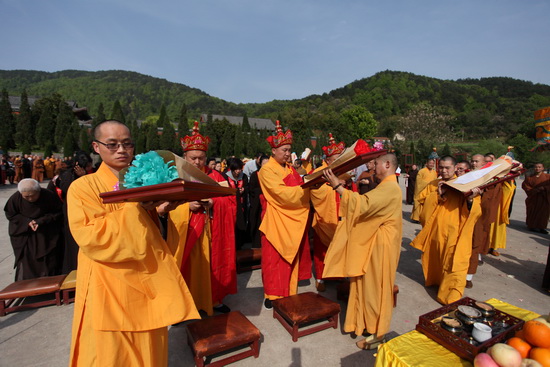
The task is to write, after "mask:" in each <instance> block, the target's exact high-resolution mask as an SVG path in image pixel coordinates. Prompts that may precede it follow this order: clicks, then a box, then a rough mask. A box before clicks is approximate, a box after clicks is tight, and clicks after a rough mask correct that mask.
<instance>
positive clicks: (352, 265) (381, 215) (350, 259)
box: [323, 154, 403, 349]
mask: <svg viewBox="0 0 550 367" xmlns="http://www.w3.org/2000/svg"><path fill="white" fill-rule="evenodd" d="M396 168H397V158H396V157H395V155H393V154H386V155H383V156H381V157H378V158H376V160H375V168H374V169H375V171H376V176H377V177H378V178H379V179H380V183H379V184H378V185H377V186H376V188H374V189H373V190H371V191H370V192H368V193H367V194H364V195H360V194H359V193H353V192H351V191H349V190H345V189H344V188H343V187H342V185H341V184H340V182H339V180H338V178H337V177H336V176H335V175H334V174H333V173H332V171H331V170H327V171H325V174H324V175H325V178H326V179H327V181H328V182H329V184H330V185H331V186H332V188H333V189H334V190H335V191H336V192H337V193H338V194H340V195H342V198H341V201H340V216H341V217H342V221H340V222H339V223H338V227H337V228H336V232H335V234H334V237H333V239H332V242H331V243H330V246H329V249H328V251H327V255H326V257H325V270H324V272H323V277H350V293H349V299H348V308H347V311H346V321H345V323H344V331H346V332H354V333H355V334H356V335H361V334H363V332H364V331H365V329H366V331H367V333H369V334H371V335H370V336H368V337H367V338H366V339H363V340H360V341H358V342H357V343H356V344H357V346H358V347H359V348H360V349H373V348H375V347H376V346H378V345H379V344H381V343H383V342H384V341H385V334H386V333H387V332H388V331H389V328H390V322H391V316H392V311H393V286H394V283H395V273H396V270H397V264H398V262H399V255H400V252H401V234H402V223H403V218H402V212H401V209H402V194H401V189H400V188H399V185H398V183H397V179H396V177H395V170H396Z"/></svg>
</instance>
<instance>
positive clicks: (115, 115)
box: [111, 99, 126, 123]
mask: <svg viewBox="0 0 550 367" xmlns="http://www.w3.org/2000/svg"><path fill="white" fill-rule="evenodd" d="M111 119H113V120H117V121H120V122H123V123H126V116H125V115H124V111H123V110H122V106H121V105H120V101H119V100H118V99H117V100H115V102H114V103H113V112H111Z"/></svg>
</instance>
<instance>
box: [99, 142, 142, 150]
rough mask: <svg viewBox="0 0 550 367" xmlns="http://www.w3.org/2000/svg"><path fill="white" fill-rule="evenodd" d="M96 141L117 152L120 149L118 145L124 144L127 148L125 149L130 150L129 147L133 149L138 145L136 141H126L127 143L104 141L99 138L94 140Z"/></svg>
mask: <svg viewBox="0 0 550 367" xmlns="http://www.w3.org/2000/svg"><path fill="white" fill-rule="evenodd" d="M94 141H95V142H96V143H99V144H101V145H104V146H105V147H106V148H107V149H109V150H110V151H112V152H116V151H117V150H118V147H120V146H121V145H122V147H123V148H124V149H125V150H128V149H132V148H133V147H135V146H136V144H135V143H132V142H125V143H104V142H102V141H99V140H94Z"/></svg>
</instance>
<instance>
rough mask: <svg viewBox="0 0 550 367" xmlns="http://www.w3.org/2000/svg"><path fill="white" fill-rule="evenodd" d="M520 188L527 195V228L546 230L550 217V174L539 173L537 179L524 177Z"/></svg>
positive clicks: (535, 177)
mask: <svg viewBox="0 0 550 367" xmlns="http://www.w3.org/2000/svg"><path fill="white" fill-rule="evenodd" d="M521 187H522V188H523V190H525V193H526V194H527V198H526V199H525V206H526V209H527V218H526V220H525V223H526V224H527V228H529V229H546V227H547V226H548V218H549V217H550V174H548V173H541V174H540V176H539V177H537V176H535V175H533V176H530V177H526V178H525V181H523V184H522V185H521Z"/></svg>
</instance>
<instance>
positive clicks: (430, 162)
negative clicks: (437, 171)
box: [426, 159, 435, 169]
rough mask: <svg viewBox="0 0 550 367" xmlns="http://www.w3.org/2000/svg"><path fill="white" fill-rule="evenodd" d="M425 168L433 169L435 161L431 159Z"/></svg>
mask: <svg viewBox="0 0 550 367" xmlns="http://www.w3.org/2000/svg"><path fill="white" fill-rule="evenodd" d="M426 167H428V168H429V169H434V167H435V161H434V160H433V159H430V160H429V161H428V163H426Z"/></svg>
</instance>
